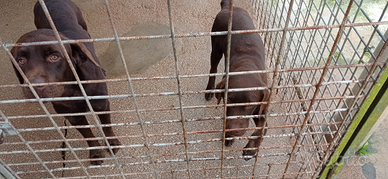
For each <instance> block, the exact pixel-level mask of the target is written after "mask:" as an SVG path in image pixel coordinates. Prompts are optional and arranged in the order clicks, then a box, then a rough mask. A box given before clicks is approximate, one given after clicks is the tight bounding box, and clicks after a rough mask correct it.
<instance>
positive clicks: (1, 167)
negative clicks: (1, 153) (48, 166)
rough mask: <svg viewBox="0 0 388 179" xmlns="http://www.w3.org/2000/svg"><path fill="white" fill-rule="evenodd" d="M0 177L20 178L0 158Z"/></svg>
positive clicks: (8, 178) (7, 178)
mask: <svg viewBox="0 0 388 179" xmlns="http://www.w3.org/2000/svg"><path fill="white" fill-rule="evenodd" d="M0 113H1V114H2V115H3V114H4V113H3V112H2V111H0ZM38 164H40V163H38ZM2 177H4V178H6V179H15V178H18V179H20V177H19V175H17V174H16V173H15V171H13V170H12V169H11V167H10V166H9V165H8V164H7V163H5V162H4V161H3V160H2V159H1V158H0V178H2Z"/></svg>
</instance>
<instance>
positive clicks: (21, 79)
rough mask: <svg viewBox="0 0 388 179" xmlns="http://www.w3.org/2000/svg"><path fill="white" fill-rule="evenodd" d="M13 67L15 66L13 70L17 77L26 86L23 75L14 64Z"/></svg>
mask: <svg viewBox="0 0 388 179" xmlns="http://www.w3.org/2000/svg"><path fill="white" fill-rule="evenodd" d="M12 66H13V69H14V70H15V73H16V76H17V77H18V79H19V82H20V84H24V79H23V77H22V75H21V74H20V73H19V71H18V70H17V69H16V67H15V66H14V65H13V64H12Z"/></svg>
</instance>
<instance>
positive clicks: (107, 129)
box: [95, 100, 121, 154]
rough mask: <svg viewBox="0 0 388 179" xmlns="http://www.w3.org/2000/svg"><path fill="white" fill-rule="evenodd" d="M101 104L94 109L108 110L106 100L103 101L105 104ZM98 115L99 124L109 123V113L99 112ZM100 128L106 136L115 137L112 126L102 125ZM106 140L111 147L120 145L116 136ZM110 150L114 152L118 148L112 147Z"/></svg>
mask: <svg viewBox="0 0 388 179" xmlns="http://www.w3.org/2000/svg"><path fill="white" fill-rule="evenodd" d="M101 106H103V107H102V108H96V109H95V110H96V111H110V107H109V101H108V100H106V101H105V105H101ZM101 106H100V107H101ZM98 117H99V118H100V121H101V124H111V121H110V114H100V115H98ZM102 130H103V131H104V134H105V136H106V137H116V135H115V133H114V132H113V129H112V127H103V128H102ZM108 142H109V145H110V146H112V147H113V146H119V145H121V143H120V141H119V140H118V139H117V138H113V139H108ZM112 151H113V153H114V154H116V153H117V152H118V151H119V148H112Z"/></svg>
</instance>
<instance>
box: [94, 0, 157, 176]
mask: <svg viewBox="0 0 388 179" xmlns="http://www.w3.org/2000/svg"><path fill="white" fill-rule="evenodd" d="M104 2H105V6H106V8H107V11H108V16H109V22H110V24H111V26H112V29H113V31H114V34H115V40H116V43H117V47H118V50H119V53H120V59H121V61H122V63H123V65H124V69H125V74H126V77H127V80H128V85H129V89H130V92H131V94H132V99H133V102H134V103H135V107H136V115H137V117H138V119H139V121H140V128H141V131H142V133H143V136H144V139H145V147H146V148H147V153H149V151H150V149H149V146H148V143H149V141H148V138H147V137H146V133H145V130H144V126H143V120H142V117H141V114H140V112H139V105H138V103H137V100H136V97H135V92H134V89H133V84H132V80H131V77H130V75H129V72H128V68H127V63H126V61H125V58H124V53H123V49H122V48H121V44H120V40H119V36H118V34H117V30H116V25H115V23H114V20H113V18H112V16H113V15H112V11H111V9H110V6H109V2H108V0H105V1H104ZM100 125H101V124H100ZM104 137H105V135H104ZM106 142H107V141H106ZM108 146H109V145H108ZM109 147H110V146H109ZM109 150H110V151H111V153H112V156H114V154H113V151H112V149H109ZM115 157H116V156H115ZM115 162H116V164H117V167H118V168H119V170H120V173H121V175H122V177H123V178H124V179H125V175H124V171H123V170H122V168H121V165H119V163H118V161H117V159H115ZM153 168H155V164H154V165H153ZM155 176H156V178H157V174H156V172H155Z"/></svg>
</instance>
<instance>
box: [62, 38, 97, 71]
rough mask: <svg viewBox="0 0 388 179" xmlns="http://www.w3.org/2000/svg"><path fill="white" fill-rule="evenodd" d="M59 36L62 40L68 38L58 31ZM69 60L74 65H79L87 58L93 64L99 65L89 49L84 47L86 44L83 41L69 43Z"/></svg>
mask: <svg viewBox="0 0 388 179" xmlns="http://www.w3.org/2000/svg"><path fill="white" fill-rule="evenodd" d="M59 36H60V37H61V39H62V40H70V39H69V38H67V37H66V36H65V35H63V34H62V33H59ZM70 47H71V51H72V53H71V55H72V56H71V57H70V58H71V60H72V62H73V63H74V64H75V65H80V64H82V63H84V62H86V61H88V60H90V61H91V62H92V63H93V64H94V65H96V66H98V67H99V66H100V65H99V64H98V63H97V62H96V60H95V59H94V57H93V55H92V54H91V53H90V51H89V50H88V49H87V48H86V46H85V45H84V44H83V43H80V42H78V43H71V44H70Z"/></svg>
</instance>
